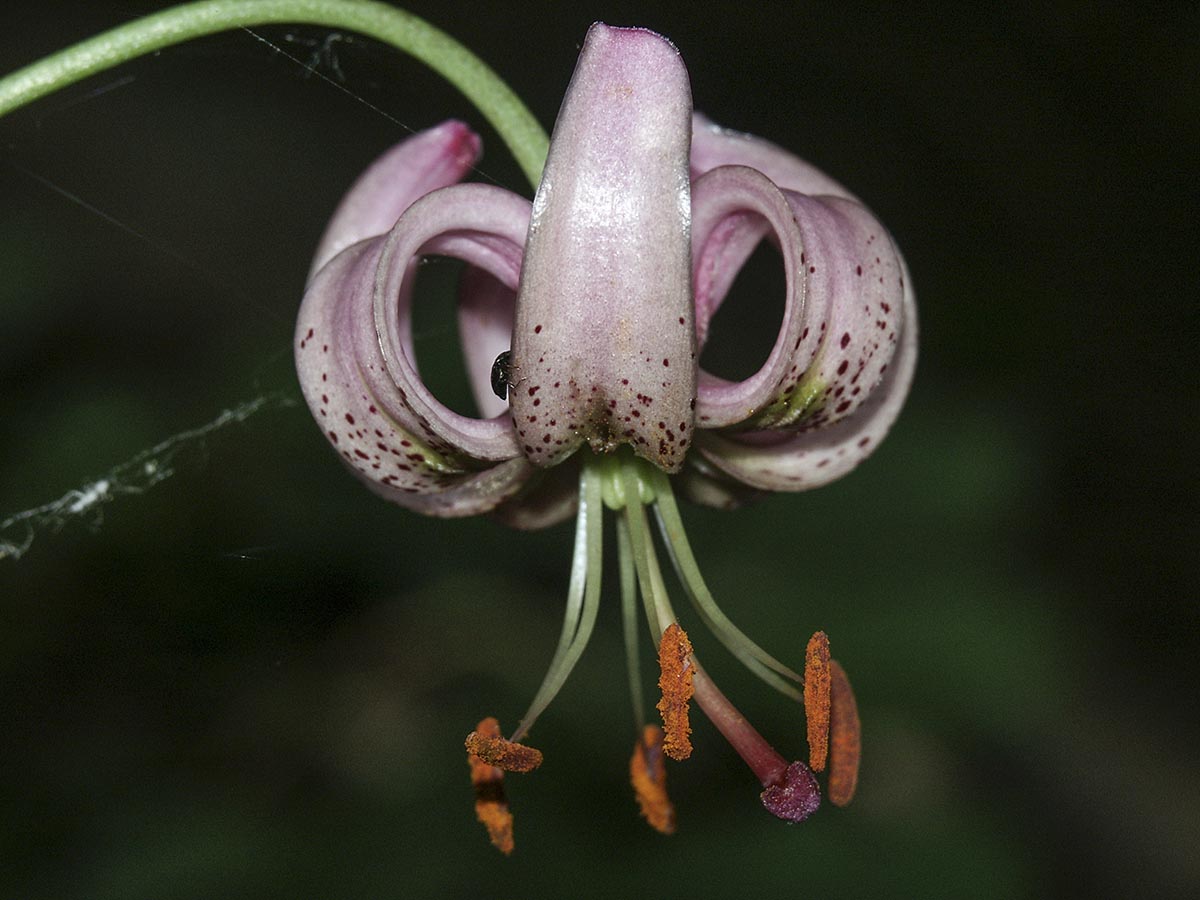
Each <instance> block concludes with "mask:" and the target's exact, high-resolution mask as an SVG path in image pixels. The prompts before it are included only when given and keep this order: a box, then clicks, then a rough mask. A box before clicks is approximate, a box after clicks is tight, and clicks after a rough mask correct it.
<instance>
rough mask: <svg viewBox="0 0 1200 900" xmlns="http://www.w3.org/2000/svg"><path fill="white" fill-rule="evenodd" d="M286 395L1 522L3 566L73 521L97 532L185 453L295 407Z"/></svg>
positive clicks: (227, 413) (247, 407)
mask: <svg viewBox="0 0 1200 900" xmlns="http://www.w3.org/2000/svg"><path fill="white" fill-rule="evenodd" d="M296 405H297V404H296V401H295V400H293V399H292V398H290V397H287V396H285V395H283V394H278V393H275V394H263V395H262V396H259V397H255V398H254V399H253V400H247V401H245V402H244V403H239V404H238V405H237V406H234V407H232V408H230V409H226V410H223V411H222V412H221V414H220V415H219V416H217V417H216V418H215V419H213V420H212V421H211V422H206V423H205V424H203V425H200V426H198V427H196V428H189V429H187V430H186V431H180V432H178V433H177V434H173V435H171V436H170V437H169V438H167V439H166V440H163V441H160V442H159V443H157V444H155V445H154V446H153V447H148V448H147V449H145V450H143V451H141V452H140V453H138V454H137V455H135V456H133V457H132V458H130V459H127V460H126V461H125V462H123V463H120V464H119V465H116V466H114V467H113V468H111V469H109V470H108V471H107V472H106V473H104V475H102V476H100V477H99V478H96V479H93V480H91V481H88V482H86V483H85V484H82V485H80V486H79V487H76V488H72V489H71V490H69V491H67V492H66V493H65V494H63V495H62V496H61V497H59V498H58V499H56V500H51V501H50V502H49V503H43V504H42V505H40V506H35V507H33V508H32V509H25V510H22V511H21V512H18V513H13V514H12V515H10V516H8V517H7V518H6V519H4V520H3V521H0V560H6V559H12V560H17V559H20V558H21V557H22V556H24V555H25V553H26V552H27V551H28V550H29V548H30V547H31V546H32V545H33V541H34V538H36V537H37V536H38V535H40V534H42V533H43V532H47V531H49V532H58V531H61V530H62V529H63V528H64V527H65V526H66V525H67V524H69V523H70V522H72V521H74V520H83V521H85V522H87V523H88V524H90V525H92V526H93V527H95V526H98V525H99V524H100V522H101V521H102V519H103V508H104V506H105V505H107V504H109V503H111V502H113V501H114V500H116V499H117V498H118V497H129V496H137V495H140V494H144V493H145V492H146V491H148V490H150V488H152V487H154V486H155V485H156V484H159V483H160V482H162V481H165V480H166V479H168V478H170V477H171V476H172V475H174V474H175V469H174V468H173V466H172V463H173V462H174V460H175V458H176V457H177V456H178V455H179V454H180V453H181V452H183V451H185V450H188V449H196V448H199V447H202V446H203V444H204V441H205V439H206V438H207V437H208V436H209V435H210V434H212V433H213V432H214V431H217V430H218V429H221V428H224V427H226V426H227V425H233V424H236V423H239V422H245V421H246V420H247V419H248V418H250V417H251V416H252V415H254V414H255V413H257V412H259V411H261V410H264V409H272V408H280V407H291V406H296Z"/></svg>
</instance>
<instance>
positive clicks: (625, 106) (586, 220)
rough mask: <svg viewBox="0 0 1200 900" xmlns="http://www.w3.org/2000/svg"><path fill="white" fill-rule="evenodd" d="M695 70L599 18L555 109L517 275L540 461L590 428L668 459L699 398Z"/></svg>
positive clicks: (526, 443)
mask: <svg viewBox="0 0 1200 900" xmlns="http://www.w3.org/2000/svg"><path fill="white" fill-rule="evenodd" d="M690 115H691V92H690V88H689V85H688V78H687V70H686V69H685V68H684V66H683V62H682V61H681V60H680V58H679V54H678V52H677V51H676V50H675V48H674V47H673V46H672V45H671V44H670V43H669V42H668V41H666V40H665V39H664V38H662V37H660V36H658V35H656V34H653V33H652V32H649V31H644V30H639V29H623V28H609V27H607V26H605V25H600V24H597V25H594V26H593V27H592V29H591V30H590V31H589V32H588V37H587V40H586V42H585V44H584V47H583V51H582V52H581V54H580V57H579V63H578V65H577V67H576V70H575V75H574V77H573V79H572V81H571V86H570V88H569V90H568V92H567V96H566V99H565V100H564V102H563V106H562V110H561V111H560V113H559V118H558V122H557V124H556V125H555V129H554V135H553V137H552V139H551V142H550V153H549V157H548V158H547V162H546V169H545V173H544V175H543V178H542V183H541V186H540V187H539V188H538V193H537V197H536V199H535V200H534V213H533V221H532V224H531V227H530V233H529V242H528V247H527V251H526V257H525V268H524V271H523V272H522V275H521V289H520V293H519V297H518V300H517V312H516V327H515V329H514V332H513V334H514V337H513V348H512V350H513V365H514V376H515V378H516V379H517V380H518V382H519V383H518V385H517V387H516V388H515V390H514V391H513V392H512V395H511V397H512V399H511V403H512V412H513V419H514V422H515V423H516V426H517V429H518V434H519V435H520V437H521V445H522V447H523V448H524V451H525V453H526V454H527V455H528V457H529V458H530V459H531V460H532V461H533V462H534V463H536V464H538V465H541V466H551V465H554V464H556V463H558V462H560V461H561V460H563V459H565V458H566V457H567V456H568V455H569V454H570V453H572V452H573V451H574V450H575V449H576V448H577V447H578V446H579V445H580V444H581V443H583V442H584V441H585V440H586V441H587V442H588V443H590V444H591V446H592V448H593V449H594V450H596V451H597V452H609V451H611V450H613V449H615V448H616V447H617V446H618V445H620V444H622V443H630V444H632V445H633V447H634V449H635V450H636V452H637V453H639V454H640V455H642V456H644V457H646V458H647V459H650V460H651V461H653V462H655V463H656V464H657V465H659V466H661V467H662V468H663V469H665V470H667V471H675V470H678V468H679V467H680V465H681V464H682V462H683V457H684V454H685V452H686V447H687V443H688V442H689V441H690V438H691V429H692V416H693V412H692V405H693V402H694V398H695V352H696V351H695V336H694V328H693V324H692V304H691V291H690V255H691V249H690V242H689V230H688V229H689V216H690V203H689V186H688V181H689V176H688V146H689V139H690V134H691V121H690Z"/></svg>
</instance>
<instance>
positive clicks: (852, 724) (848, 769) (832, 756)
mask: <svg viewBox="0 0 1200 900" xmlns="http://www.w3.org/2000/svg"><path fill="white" fill-rule="evenodd" d="M829 672H830V675H831V676H832V677H831V682H832V685H833V701H832V703H831V704H830V707H829V712H830V742H831V747H830V749H829V802H830V803H832V804H833V805H834V806H845V805H846V804H848V803H849V802H850V801H851V800H853V799H854V789H855V788H856V787H857V786H858V763H859V759H860V757H861V756H862V727H861V726H860V724H859V721H858V704H857V702H855V700H854V689H853V688H851V687H850V679H849V678H847V677H846V672H845V670H844V669H843V668H842V667H841V666H839V665H838V663H837V660H831V661H830V663H829Z"/></svg>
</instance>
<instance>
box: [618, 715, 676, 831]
mask: <svg viewBox="0 0 1200 900" xmlns="http://www.w3.org/2000/svg"><path fill="white" fill-rule="evenodd" d="M629 780H630V782H632V783H633V791H634V794H635V796H636V797H637V802H638V808H639V809H640V810H641V813H642V817H643V818H645V820H646V821H647V822H649V823H650V826H651V827H652V828H653V829H654V830H655V831H658V832H660V833H662V834H674V833H675V807H674V806H673V805H672V804H671V800H670V798H669V797H668V796H667V767H666V766H665V765H663V730H662V729H661V728H659V727H658V726H657V725H647V726H646V727H645V728H643V729H642V736H641V738H639V739H638V742H637V744H635V745H634V748H633V756H632V757H631V758H630V760H629Z"/></svg>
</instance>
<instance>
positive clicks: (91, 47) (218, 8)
mask: <svg viewBox="0 0 1200 900" xmlns="http://www.w3.org/2000/svg"><path fill="white" fill-rule="evenodd" d="M272 24H295V25H321V26H325V27H328V28H335V29H339V30H346V31H357V32H359V33H361V34H365V35H368V36H370V37H373V38H375V39H377V40H379V41H382V42H384V43H386V44H391V45H392V46H393V47H397V48H398V49H400V50H403V51H404V52H405V53H408V54H410V55H411V56H413V57H415V58H417V59H419V60H420V61H421V62H423V63H425V64H426V65H428V66H429V67H430V68H432V69H433V70H434V71H435V72H437V73H438V74H440V75H442V76H443V77H444V78H446V79H447V80H448V81H449V82H450V83H451V84H453V85H454V86H455V87H457V88H458V89H459V90H460V91H462V92H463V94H464V95H466V97H467V99H468V100H470V101H471V102H472V103H473V104H475V106H476V107H477V108H478V109H479V111H480V112H481V113H482V114H483V116H484V117H485V118H486V119H487V120H488V121H489V122H490V123H491V124H492V126H493V127H494V128H495V129H496V131H497V132H499V134H500V137H501V138H502V139H503V140H504V143H505V144H507V145H508V148H509V150H510V151H511V152H512V154H513V156H514V157H515V158H516V160H517V163H518V164H519V165H520V167H521V170H522V171H523V172H524V173H525V176H526V177H527V178H528V179H529V182H530V184H532V185H534V186H535V187H536V186H537V184H538V182H539V181H540V180H541V174H542V166H543V164H544V163H545V159H546V148H547V146H548V143H549V142H548V139H547V137H546V132H545V131H544V130H543V129H542V127H541V126H540V125H539V124H538V122H537V120H536V119H535V118H534V117H533V115H532V113H530V112H529V110H528V109H527V108H526V107H525V105H524V104H523V103H522V102H521V101H520V99H519V98H518V97H517V95H516V94H514V93H513V92H512V90H511V89H510V88H509V87H508V85H506V84H505V83H504V82H503V81H502V80H501V79H500V77H499V76H498V75H497V74H496V73H495V72H493V71H492V70H491V69H490V68H489V67H488V66H487V65H485V64H484V63H483V61H482V60H480V59H479V57H477V56H475V54H473V53H471V51H469V50H468V49H467V48H466V47H464V46H463V45H462V44H460V43H458V42H457V41H456V40H454V39H453V38H451V37H450V36H449V35H447V34H445V33H444V32H442V31H440V30H438V29H437V28H434V27H433V26H432V25H430V24H429V23H428V22H425V21H424V20H422V19H420V18H418V17H416V16H414V15H412V14H411V13H407V12H404V11H403V10H399V9H396V8H395V7H392V6H389V5H387V4H385V3H377V2H373V0H202V2H199V3H188V4H184V5H182V6H176V7H172V8H171V9H167V10H164V11H163V12H160V13H155V14H153V15H150V16H146V17H145V18H142V19H137V20H135V21H133V22H130V23H128V24H126V25H120V26H118V27H116V28H114V29H112V30H111V31H106V32H104V33H103V34H100V35H97V36H96V37H94V38H90V39H88V40H86V41H82V42H81V43H78V44H76V45H75V46H73V47H68V48H67V49H65V50H60V51H59V52H58V53H54V54H52V55H50V56H47V57H46V58H45V59H42V60H39V61H38V62H36V63H33V64H32V65H29V66H26V67H25V68H23V69H18V70H17V71H16V72H13V73H11V74H9V75H7V76H5V77H4V78H2V79H0V116H3V115H5V114H6V113H9V112H12V111H13V110H15V109H18V108H19V107H22V106H24V105H26V104H27V103H31V102H33V101H34V100H36V99H38V98H39V97H44V96H45V95H46V94H50V93H53V92H54V91H57V90H60V89H61V88H64V87H66V86H68V85H70V84H74V83H75V82H77V81H80V80H82V79H84V78H87V77H88V76H89V75H94V74H96V73H97V72H103V71H104V70H106V69H110V68H112V67H113V66H116V65H119V64H120V63H123V62H127V61H128V60H131V59H134V58H136V57H138V56H143V55H145V54H147V53H152V52H153V51H155V50H160V49H162V48H163V47H169V46H172V45H173V44H179V43H182V42H183V41H187V40H191V39H192V38H198V37H203V36H205V35H209V34H215V33H217V32H220V31H227V30H229V29H232V28H251V27H255V26H259V25H272Z"/></svg>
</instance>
